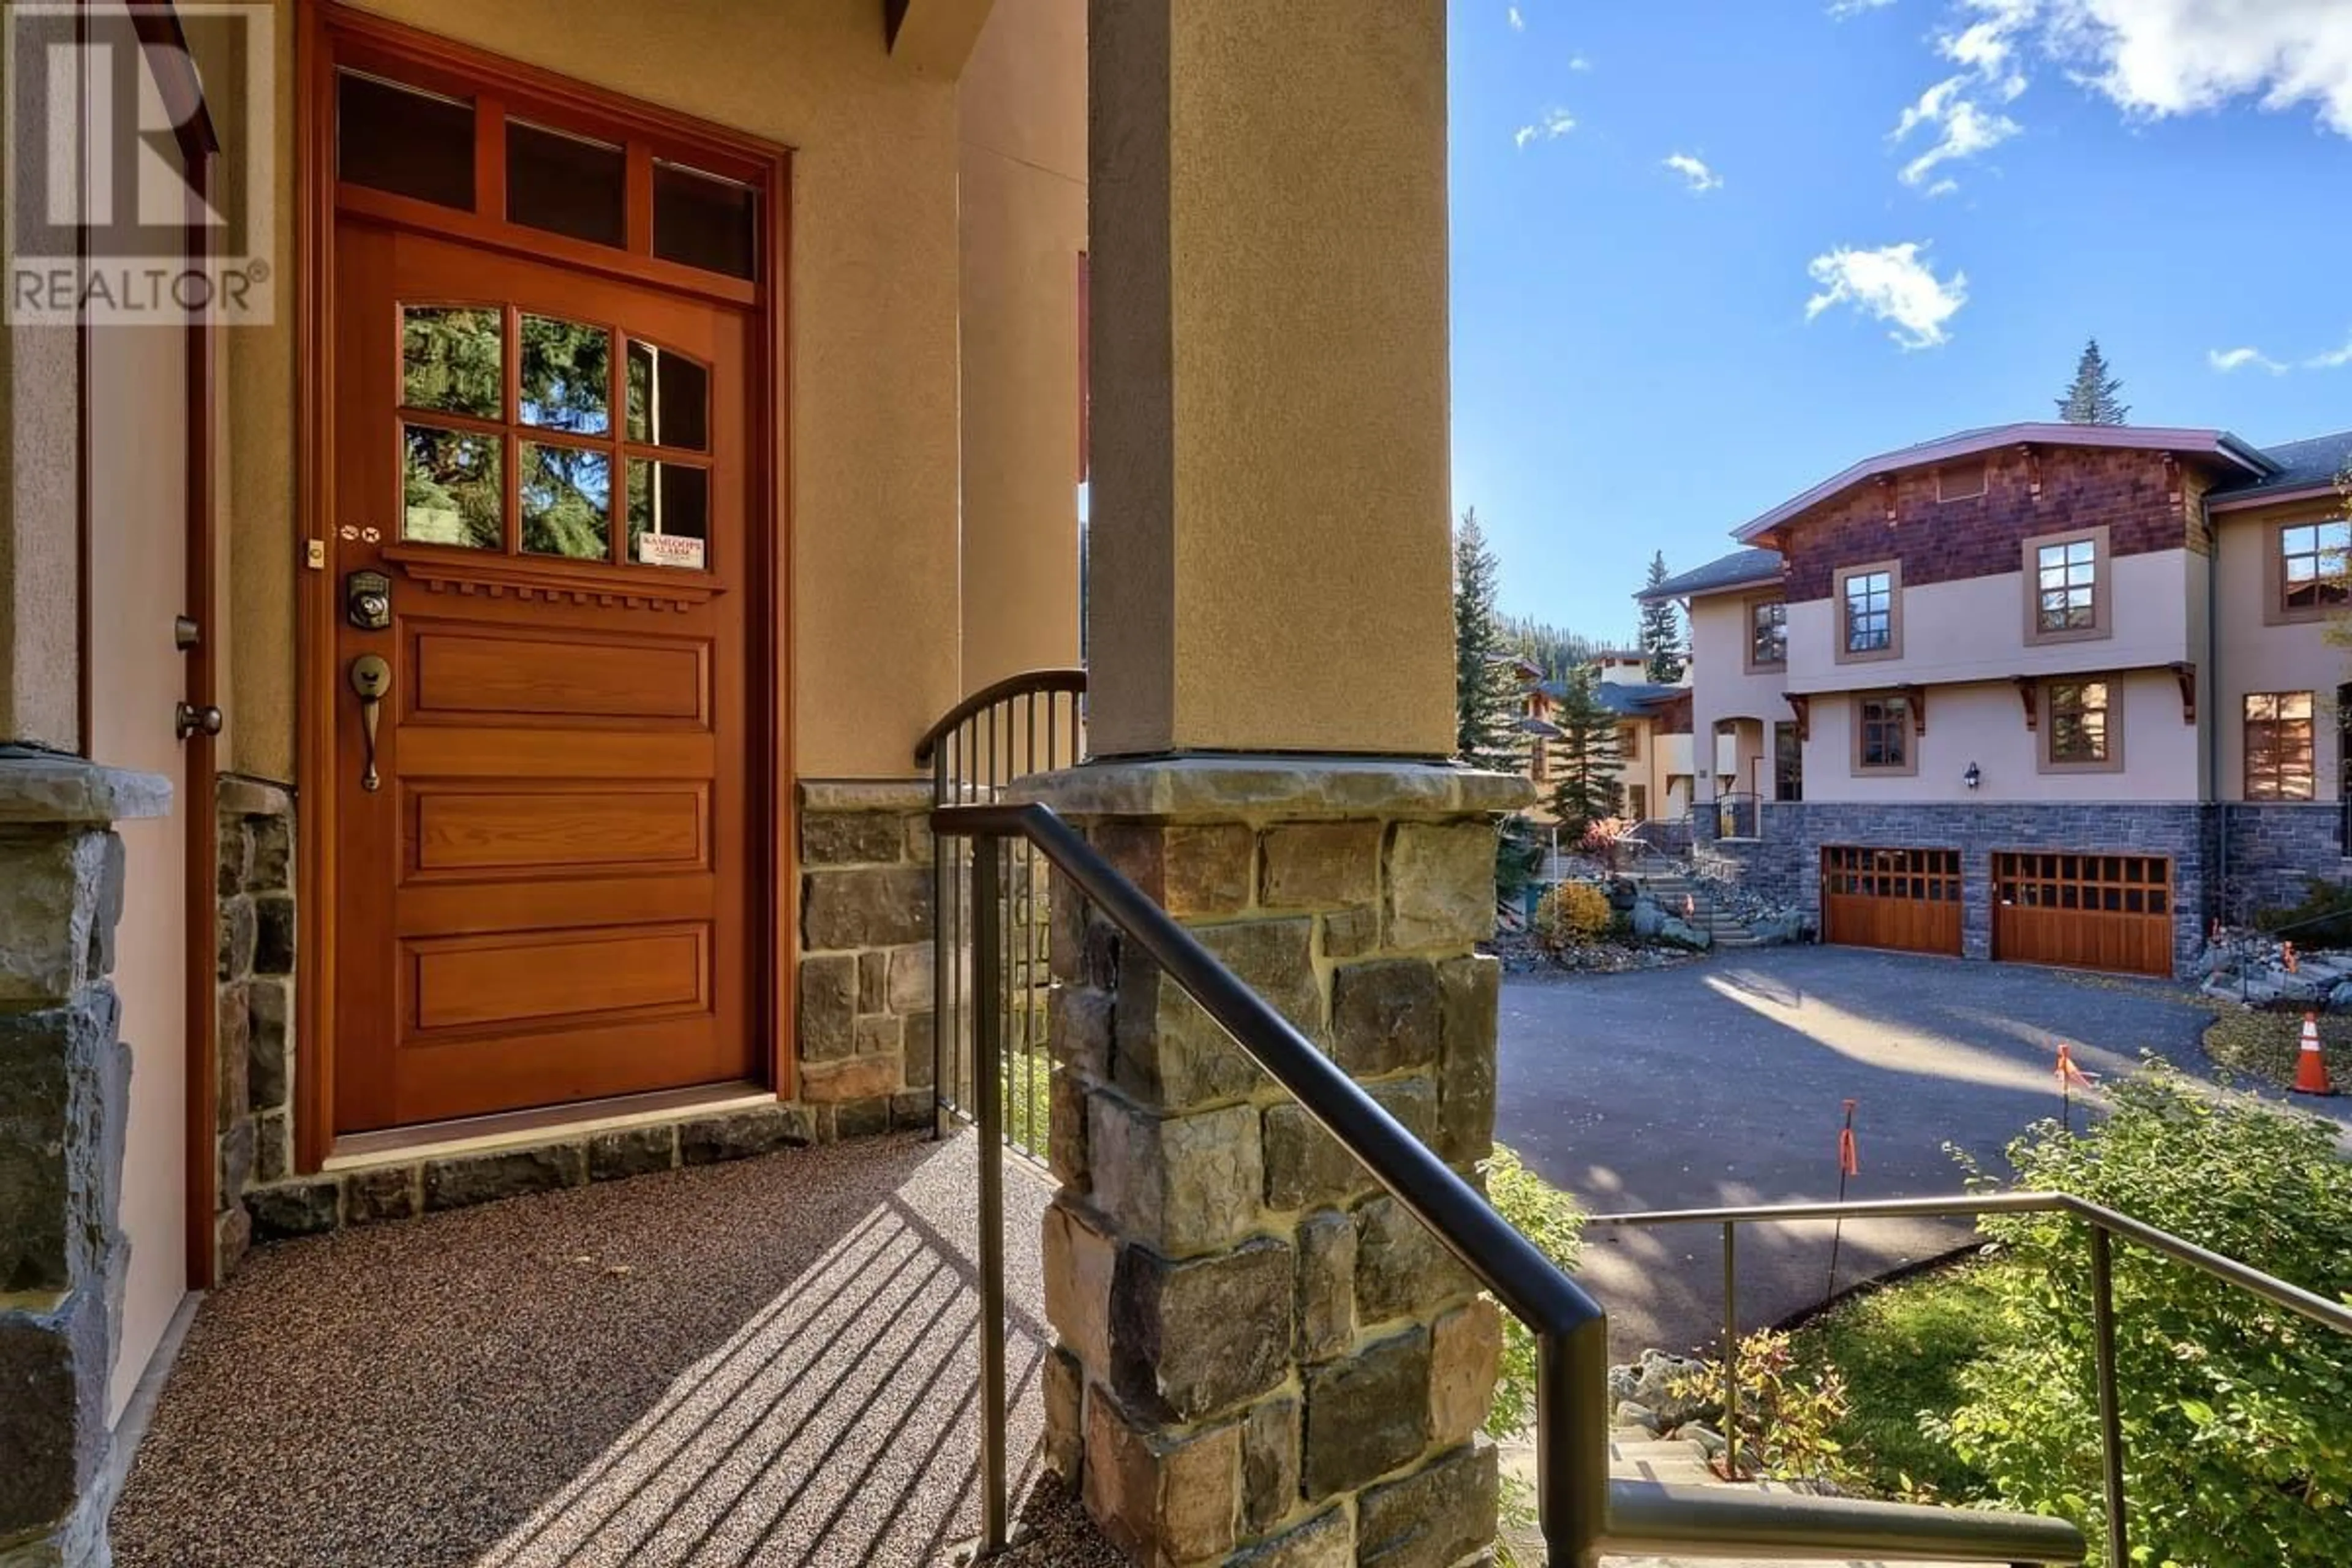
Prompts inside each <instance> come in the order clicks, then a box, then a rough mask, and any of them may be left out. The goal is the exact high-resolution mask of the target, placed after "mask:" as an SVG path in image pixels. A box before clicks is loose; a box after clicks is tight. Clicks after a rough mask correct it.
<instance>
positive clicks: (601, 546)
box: [521, 441, 613, 561]
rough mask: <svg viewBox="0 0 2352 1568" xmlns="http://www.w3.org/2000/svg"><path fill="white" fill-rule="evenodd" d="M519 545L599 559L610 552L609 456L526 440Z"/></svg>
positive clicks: (539, 552) (542, 552) (535, 550)
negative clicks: (520, 538)
mask: <svg viewBox="0 0 2352 1568" xmlns="http://www.w3.org/2000/svg"><path fill="white" fill-rule="evenodd" d="M521 452H522V485H521V494H522V547H523V549H524V550H526V551H528V552H530V553H531V554H534V555H562V556H567V557H569V558H570V559H572V560H574V561H603V560H606V559H608V558H609V557H610V555H611V553H612V538H613V530H612V502H613V459H612V457H611V456H610V455H609V454H608V453H605V452H604V451H602V450H593V449H591V448H588V447H555V446H549V445H545V444H543V443H541V442H538V441H525V442H523V443H522V447H521Z"/></svg>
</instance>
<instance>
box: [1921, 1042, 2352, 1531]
mask: <svg viewBox="0 0 2352 1568" xmlns="http://www.w3.org/2000/svg"><path fill="white" fill-rule="evenodd" d="M2110 1094H2111V1099H2112V1105H2113V1109H2112V1112H2111V1114H2110V1115H2109V1117H2108V1118H2107V1120H2106V1121H2105V1122H2104V1123H2103V1124H2101V1125H2099V1126H2097V1127H2095V1128H2093V1129H2091V1130H2090V1131H2086V1132H2084V1133H2082V1134H2080V1135H2069V1134H2068V1133H2066V1132H2063V1131H2060V1130H2059V1128H2058V1127H2056V1126H2055V1125H2053V1124H2052V1123H2050V1122H2046V1121H2045V1122H2042V1123H2039V1124H2037V1125H2036V1126H2035V1127H2034V1128H2032V1130H2030V1131H2028V1132H2027V1133H2026V1134H2025V1135H2024V1136H2023V1137H2021V1138H2020V1139H2018V1140H2017V1141H2016V1142H2013V1143H2011V1145H2010V1148H2009V1158H2010V1161H2011V1163H2012V1164H2014V1165H2015V1166H2016V1167H2017V1172H2018V1176H2019V1179H2020V1181H2021V1183H2022V1184H2024V1185H2026V1186H2029V1187H2038V1188H2053V1189H2056V1190H2058V1191H2062V1192H2068V1193H2073V1194H2076V1195H2078V1196H2080V1197H2084V1198H2088V1199H2090V1200H2092V1201H2094V1202H2096V1203H2101V1204H2105V1205H2108V1206H2109V1207H2112V1208H2116V1209H2120V1210H2122V1211H2123V1212H2124V1213H2126V1214H2129V1215H2134V1216H2136V1217H2137V1218H2139V1219H2143V1220H2146V1221H2147V1222H2148V1223H2149V1224H2151V1225H2156V1226H2162V1227H2163V1228H2164V1229H2166V1230H2168V1231H2171V1232H2173V1233H2174V1234H2175V1235H2177V1236H2181V1237H2186V1238H2188V1239H2189V1240H2190V1241H2192V1242H2194V1243H2196V1244H2197V1245H2199V1246H2200V1247H2208V1248H2210V1249H2211V1250H2213V1251H2215V1252H2219V1253H2221V1254H2223V1255H2224V1256H2226V1257H2230V1258H2237V1259H2239V1260H2240V1261H2242V1262H2244V1263H2248V1264H2251V1265H2252V1266H2253V1267H2254V1268H2260V1269H2263V1270H2264V1271H2265V1272H2267V1273H2270V1274H2273V1275H2276V1276H2278V1277H2279V1278H2281V1279H2286V1280H2290V1281H2292V1282H2293V1283H2294V1284H2297V1285H2300V1286H2303V1287H2304V1288H2305V1289H2309V1290H2312V1291H2315V1292H2317V1293H2318V1294H2320V1295H2322V1296H2325V1297H2328V1298H2330V1299H2346V1300H2352V1165H2347V1164H2346V1163H2344V1162H2343V1161H2341V1160H2339V1159H2338V1158H2337V1157H2336V1149H2335V1142H2336V1129H2335V1128H2334V1127H2332V1126H2331V1125H2330V1124H2328V1123H2325V1122H2322V1121H2317V1120H2315V1119H2314V1118H2311V1117H2307V1116H2303V1115H2300V1114H2295V1113H2292V1112H2287V1111H2283V1110H2277V1109H2275V1108H2273V1107H2270V1106H2266V1105H2263V1104H2262V1103H2260V1102H2258V1101H2255V1100H2248V1099H2243V1098H2241V1097H2237V1096H2220V1095H2216V1094H2215V1093H2214V1092H2213V1091H2212V1090H2211V1089H2208V1088H2206V1087H2204V1086H2202V1085H2200V1084H2197V1083H2195V1082H2193V1081H2192V1080H2189V1079H2185V1078H2183V1077H2182V1076H2181V1075H2180V1074H2179V1073H2177V1072H2175V1071H2173V1070H2171V1069H2170V1068H2165V1067H2162V1066H2161V1065H2151V1066H2150V1067H2149V1068H2148V1069H2147V1070H2146V1071H2145V1072H2143V1073H2141V1074H2138V1075H2137V1076H2135V1077H2132V1078H2130V1079H2125V1080H2123V1081H2121V1082H2118V1083H2116V1084H2115V1085H2113V1086H2112V1088H2111V1090H2110ZM1979 1180H1981V1178H1979ZM1980 1224H1981V1228H1982V1229H1983V1230H1984V1232H1985V1233H1986V1234H1987V1235H1989V1236H1990V1237H1993V1238H1994V1239H1995V1240H1996V1241H1998V1242H1999V1243H2000V1244H2001V1245H2002V1246H2003V1247H2005V1248H2006V1249H2007V1252H2008V1254H2009V1256H2010V1257H2011V1258H2012V1259H2013V1260H2014V1261H2015V1263H2016V1264H2017V1265H2018V1267H2015V1268H2000V1269H1996V1270H1990V1271H1989V1272H1988V1273H1987V1275H1986V1279H1987V1280H1988V1282H1989V1283H1990V1286H1991V1288H1992V1289H1993V1290H1994V1292H1995V1295H1996V1299H1997V1300H1998V1304H1999V1306H1998V1310H1999V1311H2000V1314H2001V1318H2002V1320H2003V1325H2004V1330H2005V1335H2004V1337H2005V1338H2006V1339H2007V1340H2008V1342H2007V1343H2004V1344H2001V1345H2000V1346H1998V1347H1997V1348H1995V1349H1994V1350H1993V1351H1992V1352H1990V1354H1988V1355H1987V1356H1985V1357H1984V1358H1983V1359H1982V1360H1980V1361H1979V1362H1977V1363H1974V1364H1973V1365H1971V1366H1969V1367H1968V1368H1966V1369H1965V1370H1963V1371H1962V1372H1961V1373H1960V1374H1959V1380H1958V1381H1959V1384H1960V1389H1961V1403H1960V1405H1959V1406H1958V1409H1957V1410H1955V1412H1954V1413H1953V1415H1952V1416H1951V1419H1950V1420H1949V1422H1948V1423H1931V1424H1930V1425H1931V1426H1937V1427H1940V1428H1941V1435H1943V1436H1948V1439H1949V1440H1950V1442H1951V1443H1952V1445H1953V1447H1954V1448H1955V1449H1956V1450H1957V1451H1958V1454H1959V1456H1960V1457H1961V1458H1963V1459H1964V1460H1966V1461H1968V1462H1969V1463H1970V1464H1973V1465H1975V1466H1977V1467H1979V1468H1980V1469H1982V1470H1983V1471H1984V1472H1985V1473H1986V1474H1987V1475H1988V1476H1990V1478H1991V1479H1992V1483H1993V1485H1994V1487H1995V1488H1996V1489H1997V1490H1998V1491H1999V1493H2000V1496H2001V1498H2002V1499H2003V1500H2005V1501H2007V1502H2009V1503H2011V1505H2014V1506H2018V1507H2023V1508H2029V1509H2037V1510H2048V1511H2052V1512H2057V1513H2062V1514H2064V1515H2065V1516H2067V1517H2068V1518H2071V1519H2073V1520H2074V1521H2075V1522H2076V1523H2078V1524H2080V1525H2081V1526H2082V1527H2083V1529H2084V1531H2085V1532H2086V1533H2088V1534H2090V1535H2091V1536H2092V1537H2093V1540H2094V1543H2095V1546H2096V1545H2097V1542H2098V1541H2099V1539H2100V1537H2101V1536H2102V1535H2103V1534H2104V1531H2103V1530H2102V1528H2101V1524H2102V1521H2101V1514H2100V1468H2099V1438H2098V1399H2097V1394H2096V1384H2095V1376H2094V1370H2093V1340H2092V1330H2091V1295H2090V1239H2089V1232H2088V1231H2087V1229H2086V1228H2085V1227H2084V1226H2082V1225H2081V1224H2079V1223H2078V1222H2076V1221H2074V1220H2072V1219H2069V1218H2068V1217H2067V1216H2065V1215H2055V1214H2032V1215H1987V1216H1986V1217H1985V1218H1984V1219H1983V1220H1982V1221H1981V1222H1980ZM2115 1300H2116V1381H2117V1384H2118V1387H2119V1389H2120V1392H2121V1396H2122V1403H2123V1409H2122V1415H2123V1429H2124V1447H2125V1457H2126V1468H2125V1474H2126V1480H2125V1493H2126V1498H2127V1499H2128V1500H2129V1504H2130V1514H2129V1522H2130V1529H2131V1546H2132V1555H2133V1558H2134V1560H2135V1561H2136V1562H2140V1563H2150V1564H2195V1565H2207V1564H2210V1565H2212V1568H2221V1565H2222V1564H2237V1563H2245V1564H2253V1563H2263V1564H2266V1565H2267V1564H2274V1563H2275V1564H2305V1565H2308V1568H2323V1565H2325V1568H2338V1565H2341V1564H2344V1563H2352V1419H2347V1415H2346V1412H2347V1408H2352V1338H2347V1337H2346V1336H2342V1335H2338V1334H2335V1333H2333V1332H2331V1331H2328V1330H2326V1329H2324V1328H2320V1327H2318V1326H2316V1325H2315V1324H2313V1323H2311V1322H2310V1321H2307V1320H2305V1319H2303V1318H2300V1317H2297V1316H2295V1315H2294V1314H2292V1313H2289V1312H2286V1311H2284V1310H2280V1309H2278V1308H2275V1307H2273V1306H2270V1305H2268V1304H2267V1303H2265V1302H2263V1301H2262V1300H2259V1299H2257V1298H2255V1297H2252V1296H2250V1295H2247V1294H2246V1293H2244V1292H2243V1291H2240V1290H2236V1289H2231V1287H2229V1286H2227V1285H2224V1284H2223V1283H2221V1281H2220V1280H2218V1279H2212V1278H2210V1276H2207V1275H2205V1274H2202V1273H2200V1272H2198V1271H2196V1270H2194V1269H2191V1268H2188V1267H2186V1266H2185V1265H2181V1264H2178V1263H2174V1262H2172V1261H2170V1260H2169V1259H2167V1258H2160V1257H2158V1256H2156V1255H2154V1254H2151V1253H2149V1252H2147V1251H2146V1250H2144V1249H2142V1248H2139V1247H2134V1246H2132V1245H2131V1244H2130V1243H2128V1242H2124V1241H2117V1242H2116V1243H2115Z"/></svg>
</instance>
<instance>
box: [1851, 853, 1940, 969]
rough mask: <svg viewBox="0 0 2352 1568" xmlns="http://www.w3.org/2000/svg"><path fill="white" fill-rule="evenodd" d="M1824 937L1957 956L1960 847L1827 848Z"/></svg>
mask: <svg viewBox="0 0 2352 1568" xmlns="http://www.w3.org/2000/svg"><path fill="white" fill-rule="evenodd" d="M1822 941H1824V942H1838V943H1842V944H1843V945H1845V946H1848V947H1888V948H1894V949H1895V950H1897V951H1899V952H1942V953H1953V954H1957V953H1958V952H1959V951H1960V852H1959V851H1958V850H1957V849H1878V848H1865V847H1859V846H1852V845H1832V846H1829V847H1825V848H1824V849H1822Z"/></svg>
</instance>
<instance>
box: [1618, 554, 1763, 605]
mask: <svg viewBox="0 0 2352 1568" xmlns="http://www.w3.org/2000/svg"><path fill="white" fill-rule="evenodd" d="M1779 581H1780V552H1779V551H1777V550H1735V551H1733V552H1731V553H1730V554H1728V555H1720V556H1717V558H1716V559H1714V560H1713V561H1710V562H1708V563H1706V565H1704V566H1694V567H1692V568H1691V569H1690V570H1689V571H1687V572H1685V573H1684V574H1682V575H1680V576H1679V577H1669V578H1667V579H1666V580H1665V581H1664V582H1663V583H1661V584H1658V585H1657V586H1656V587H1654V588H1644V589H1643V590H1642V591H1641V592H1640V593H1638V594H1636V595H1633V597H1635V598H1636V599H1639V600H1641V601H1642V602H1643V604H1645V605H1646V604H1651V603H1654V602H1655V601H1657V600H1659V599H1687V598H1689V597H1690V596H1691V595H1694V594H1719V593H1721V592H1722V591H1723V590H1725V589H1726V588H1746V587H1751V586H1753V585H1754V584H1759V583H1778V582H1779Z"/></svg>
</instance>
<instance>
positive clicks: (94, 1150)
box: [0, 747, 171, 1568]
mask: <svg viewBox="0 0 2352 1568" xmlns="http://www.w3.org/2000/svg"><path fill="white" fill-rule="evenodd" d="M170 805H171V786H170V784H167V783H166V782H165V781H164V780H163V779H160V778H156V777H154V776H152V774H147V773H121V772H119V771H116V770H113V769H110V768H100V767H96V766H93V765H92V764H90V763H86V762H82V761H80V760H79V759H77V758H70V757H58V756H52V755H47V754H45V753H40V752H26V751H23V750H19V749H15V748H5V747H0V1563H5V1564H8V1565H10V1568H16V1565H19V1564H23V1565H26V1568H30V1565H32V1564H41V1565H43V1568H48V1565H51V1564H65V1565H68V1568H72V1565H77V1564H80V1563H100V1562H103V1561H104V1558H105V1524H106V1514H107V1510H108V1509H109V1507H110V1505H111V1503H112V1501H113V1500H112V1498H111V1497H110V1496H108V1495H106V1480H105V1477H106V1475H107V1463H106V1460H107V1450H108V1444H109V1436H110V1435H109V1428H108V1424H107V1384H108V1379H109V1377H110V1374H111V1373H112V1369H113V1364H114V1356H115V1348H116V1342H117V1339H118V1337H119V1334H120V1331H121V1323H120V1319H119V1312H120V1307H121V1293H122V1281H123V1271H124V1268H125V1267H126V1266H127V1264H128V1261H129V1255H130V1246H129V1243H128V1242H127V1241H126V1240H125V1238H124V1237H123V1235H122V1231H121V1184H122V1150H123V1136H124V1132H125V1130H126V1128H127V1127H128V1125H129V1121H130V1092H131V1054H130V1051H129V1048H128V1047H125V1046H124V1045H123V1044H122V1043H121V1040H120V1038H119V1037H117V1034H116V1024H117V1021H118V1017H119V1009H118V1006H117V1004H116V1001H115V995H114V988H113V986H112V985H110V984H108V982H107V979H106V976H107V973H108V972H109V971H110V970H111V969H112V968H113V965H114V926H115V921H116V920H117V919H118V917H119V916H120V915H121V912H122V897H123V888H122V868H123V858H122V843H121V840H120V839H119V838H117V837H115V836H114V834H113V833H112V832H111V831H110V826H111V824H113V823H115V822H117V821H121V820H125V819H128V818H133V817H143V816H162V815H163V813H164V812H165V811H166V810H168V809H169V808H170Z"/></svg>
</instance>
